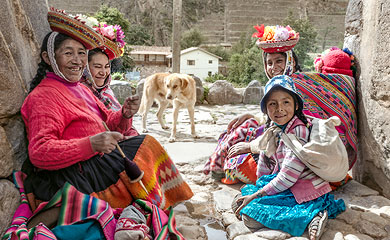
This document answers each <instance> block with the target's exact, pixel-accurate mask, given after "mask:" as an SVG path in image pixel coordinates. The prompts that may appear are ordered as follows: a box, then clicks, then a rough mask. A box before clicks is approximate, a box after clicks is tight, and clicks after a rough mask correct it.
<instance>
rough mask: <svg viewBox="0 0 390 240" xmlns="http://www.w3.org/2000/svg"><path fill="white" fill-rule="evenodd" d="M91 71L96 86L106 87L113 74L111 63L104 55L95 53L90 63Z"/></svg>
mask: <svg viewBox="0 0 390 240" xmlns="http://www.w3.org/2000/svg"><path fill="white" fill-rule="evenodd" d="M88 64H89V71H90V72H91V75H92V78H93V80H94V81H95V84H96V86H98V87H101V86H103V85H104V83H105V81H106V79H107V77H108V75H109V74H110V73H111V69H110V62H109V60H108V57H107V56H106V55H105V54H104V53H99V52H98V53H95V54H94V55H93V56H92V57H91V60H90V61H89V62H88Z"/></svg>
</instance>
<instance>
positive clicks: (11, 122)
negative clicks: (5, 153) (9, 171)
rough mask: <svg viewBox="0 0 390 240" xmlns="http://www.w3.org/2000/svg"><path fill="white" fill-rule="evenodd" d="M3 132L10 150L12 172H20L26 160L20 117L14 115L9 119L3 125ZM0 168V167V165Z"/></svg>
mask: <svg viewBox="0 0 390 240" xmlns="http://www.w3.org/2000/svg"><path fill="white" fill-rule="evenodd" d="M4 130H5V134H6V138H7V141H8V142H9V143H10V145H11V148H12V153H13V155H12V162H13V168H14V170H20V169H21V168H22V164H23V162H24V161H25V160H26V159H27V137H26V132H25V128H24V122H23V119H22V117H21V116H20V115H16V116H15V117H12V118H9V119H8V120H7V124H5V125H4ZM0 142H1V140H0ZM0 161H1V160H0ZM0 166H2V165H1V164H0ZM0 171H1V170H0ZM7 176H8V175H7ZM3 177H4V176H3Z"/></svg>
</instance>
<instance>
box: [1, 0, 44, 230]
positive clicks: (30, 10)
mask: <svg viewBox="0 0 390 240" xmlns="http://www.w3.org/2000/svg"><path fill="white" fill-rule="evenodd" d="M2 9H3V11H2V14H1V15H0V22H2V24H1V25H0V58H1V59H2V60H1V61H0V153H1V155H0V192H1V196H0V236H1V235H3V233H4V231H5V229H6V227H8V225H9V223H10V220H11V217H12V215H13V212H14V211H15V209H16V207H17V206H18V204H19V198H20V197H19V192H18V191H17V189H16V188H15V187H14V185H13V184H12V183H11V182H10V181H9V180H7V179H8V177H9V176H10V175H11V174H12V171H13V170H16V169H20V167H21V164H22V162H23V161H24V160H25V159H26V158H27V147H26V146H27V142H26V137H25V131H24V124H23V121H22V119H21V116H20V112H19V111H20V107H21V105H22V103H23V100H24V98H25V97H26V95H27V92H28V84H29V82H30V81H31V79H32V78H33V76H34V75H35V72H36V67H37V61H38V55H39V48H40V46H39V44H38V43H39V42H41V41H42V40H43V38H44V35H45V34H46V33H47V32H48V31H49V27H48V23H47V20H46V14H47V2H46V1H45V0H35V1H29V0H4V1H2Z"/></svg>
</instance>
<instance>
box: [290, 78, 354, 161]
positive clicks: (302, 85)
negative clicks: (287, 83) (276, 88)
mask: <svg viewBox="0 0 390 240" xmlns="http://www.w3.org/2000/svg"><path fill="white" fill-rule="evenodd" d="M292 77H293V78H294V82H295V85H296V88H297V90H298V94H299V95H300V96H301V97H302V98H303V100H304V102H305V104H304V111H303V112H304V113H305V114H306V115H310V116H314V117H319V118H329V117H331V116H337V117H339V118H340V119H341V122H342V126H340V127H338V128H337V130H338V131H339V133H340V136H341V138H342V139H343V138H344V136H345V139H344V144H345V145H346V147H347V150H348V149H350V148H349V147H348V144H349V145H350V146H351V148H352V151H353V153H352V154H349V156H351V157H350V158H349V167H350V168H352V166H353V164H354V163H355V161H356V157H357V155H356V153H357V115H356V93H355V79H354V78H352V77H349V76H346V75H341V74H326V75H325V74H321V73H295V74H293V75H292Z"/></svg>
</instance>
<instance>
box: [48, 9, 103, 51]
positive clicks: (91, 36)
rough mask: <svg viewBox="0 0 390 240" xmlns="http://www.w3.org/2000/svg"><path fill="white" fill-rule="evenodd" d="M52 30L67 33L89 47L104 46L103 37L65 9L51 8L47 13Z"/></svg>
mask: <svg viewBox="0 0 390 240" xmlns="http://www.w3.org/2000/svg"><path fill="white" fill-rule="evenodd" d="M47 20H48V22H49V25H50V28H51V30H53V31H55V32H60V33H63V34H66V35H68V36H70V37H72V38H73V39H75V40H77V41H79V42H81V43H82V44H83V45H84V46H85V47H86V48H87V49H94V48H97V47H99V46H102V45H103V43H104V41H103V37H102V36H101V35H100V34H99V33H97V32H96V31H95V30H93V29H92V28H90V27H89V26H87V25H86V24H84V23H83V22H82V21H80V20H79V19H76V18H73V17H70V16H68V15H67V14H66V13H65V12H64V11H60V10H57V9H54V8H51V9H50V11H49V12H48V14H47Z"/></svg>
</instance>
